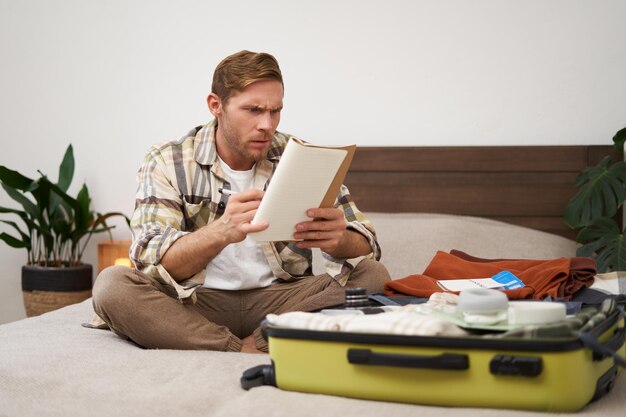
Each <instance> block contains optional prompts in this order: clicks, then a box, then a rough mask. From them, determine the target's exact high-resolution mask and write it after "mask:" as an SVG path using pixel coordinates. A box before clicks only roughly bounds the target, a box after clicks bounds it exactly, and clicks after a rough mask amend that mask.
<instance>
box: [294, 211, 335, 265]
mask: <svg viewBox="0 0 626 417" xmlns="http://www.w3.org/2000/svg"><path fill="white" fill-rule="evenodd" d="M306 214H307V216H309V217H311V218H313V219H316V220H311V221H308V222H302V223H298V224H297V225H296V233H294V235H293V237H294V239H303V240H302V241H301V242H298V243H297V244H296V245H297V246H298V247H299V248H320V249H321V250H323V251H324V252H326V253H331V254H332V253H333V252H334V251H335V250H336V249H337V247H338V246H339V243H340V242H341V239H342V238H343V237H344V235H345V234H346V219H345V218H344V215H343V211H341V210H339V209H337V208H313V209H309V210H307V212H306Z"/></svg>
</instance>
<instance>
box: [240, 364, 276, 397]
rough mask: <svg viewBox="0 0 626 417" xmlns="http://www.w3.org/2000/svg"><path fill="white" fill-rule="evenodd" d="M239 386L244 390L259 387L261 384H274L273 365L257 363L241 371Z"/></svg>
mask: <svg viewBox="0 0 626 417" xmlns="http://www.w3.org/2000/svg"><path fill="white" fill-rule="evenodd" d="M240 382H241V388H243V389H245V390H246V391H247V390H249V389H250V388H254V387H260V386H262V385H272V386H274V387H275V386H276V377H275V374H274V365H273V364H272V365H257V366H255V367H254V368H250V369H248V370H246V371H244V372H243V375H242V376H241V380H240Z"/></svg>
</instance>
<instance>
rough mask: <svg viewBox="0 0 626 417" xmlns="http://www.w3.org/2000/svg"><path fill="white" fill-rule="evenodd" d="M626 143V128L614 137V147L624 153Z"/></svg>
mask: <svg viewBox="0 0 626 417" xmlns="http://www.w3.org/2000/svg"><path fill="white" fill-rule="evenodd" d="M625 141H626V127H625V128H623V129H620V130H618V131H617V133H616V134H615V136H613V146H615V149H617V150H618V151H619V152H620V153H621V152H624V142H625Z"/></svg>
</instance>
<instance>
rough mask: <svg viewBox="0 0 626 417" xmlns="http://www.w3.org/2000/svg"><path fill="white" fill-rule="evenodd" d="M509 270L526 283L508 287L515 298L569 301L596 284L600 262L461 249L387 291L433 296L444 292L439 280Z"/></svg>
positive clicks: (443, 254) (436, 259)
mask: <svg viewBox="0 0 626 417" xmlns="http://www.w3.org/2000/svg"><path fill="white" fill-rule="evenodd" d="M505 270H506V271H510V272H512V273H513V274H514V275H515V276H517V277H518V278H519V279H521V280H522V282H523V283H524V285H525V287H523V288H518V289H514V290H504V293H505V294H506V295H507V297H508V298H509V299H511V300H515V299H523V298H532V299H535V300H542V299H544V298H546V297H548V296H551V297H553V298H559V299H567V300H569V299H571V297H572V295H573V294H574V293H575V292H576V291H578V290H580V289H581V288H583V287H588V286H590V285H591V284H592V283H593V277H594V275H595V274H596V265H595V261H594V260H593V259H591V258H557V259H548V260H533V259H482V258H476V257H474V256H471V255H468V254H466V253H464V252H461V251H458V250H452V251H451V252H450V253H446V252H442V251H439V252H437V254H436V255H435V257H434V258H433V259H432V260H431V262H430V264H429V265H428V266H427V267H426V269H425V270H424V272H423V273H422V274H415V275H409V276H407V277H405V278H401V279H398V280H394V281H390V282H388V283H386V284H385V294H387V295H400V294H405V295H413V296H416V297H430V296H431V294H433V293H435V292H442V291H443V290H442V288H441V287H440V286H439V285H438V284H437V281H438V280H446V279H464V278H487V277H491V276H493V275H495V274H497V273H499V272H501V271H505Z"/></svg>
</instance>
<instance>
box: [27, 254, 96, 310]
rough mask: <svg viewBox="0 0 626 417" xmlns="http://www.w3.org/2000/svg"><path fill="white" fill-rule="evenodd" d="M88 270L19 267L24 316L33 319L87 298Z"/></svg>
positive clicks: (87, 265) (88, 292) (89, 288)
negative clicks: (20, 270)
mask: <svg viewBox="0 0 626 417" xmlns="http://www.w3.org/2000/svg"><path fill="white" fill-rule="evenodd" d="M91 287H92V268H91V265H89V264H83V265H79V266H75V267H63V268H57V267H42V266H32V265H24V266H22V293H23V294H24V308H25V309H26V316H28V317H33V316H38V315H40V314H43V313H47V312H49V311H52V310H56V309H59V308H61V307H65V306H68V305H70V304H75V303H79V302H81V301H83V300H86V299H87V298H89V297H91Z"/></svg>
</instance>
